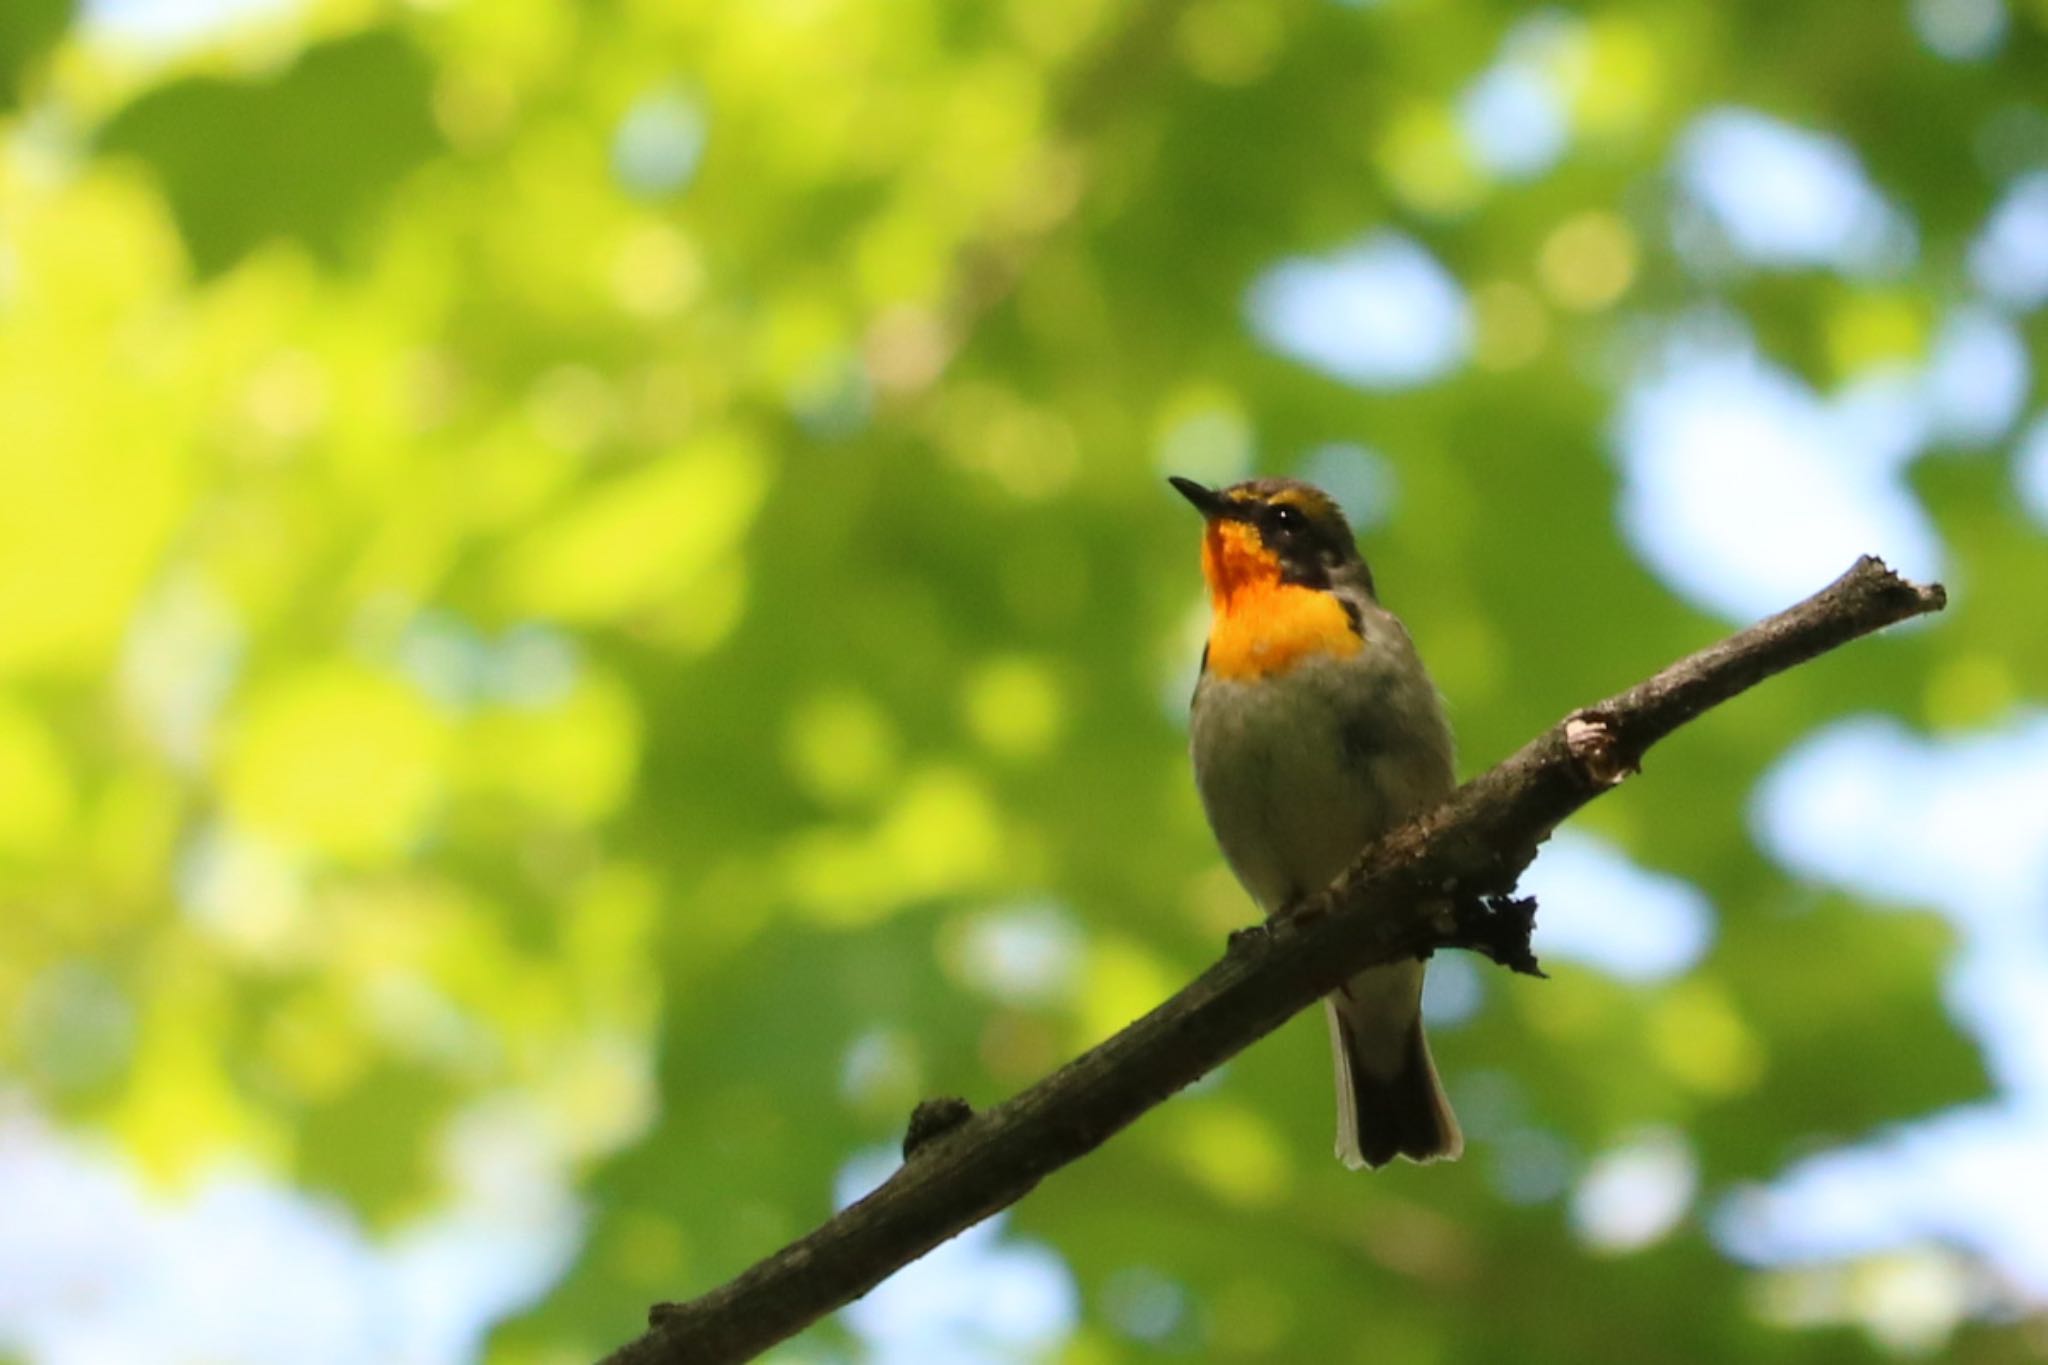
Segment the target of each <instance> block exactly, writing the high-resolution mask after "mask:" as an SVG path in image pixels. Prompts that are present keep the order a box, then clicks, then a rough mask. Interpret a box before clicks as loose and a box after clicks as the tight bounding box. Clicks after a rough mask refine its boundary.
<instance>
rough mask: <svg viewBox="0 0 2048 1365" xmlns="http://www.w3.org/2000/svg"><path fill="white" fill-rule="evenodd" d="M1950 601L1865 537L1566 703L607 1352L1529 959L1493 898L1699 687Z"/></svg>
mask: <svg viewBox="0 0 2048 1365" xmlns="http://www.w3.org/2000/svg"><path fill="white" fill-rule="evenodd" d="M1946 601H1947V598H1946V594H1945V593H1944V592H1943V590H1942V588H1941V587H1940V586H1939V585H1935V586H1932V587H1921V586H1918V585H1916V584H1912V583H1908V582H1906V581H1905V580H1903V579H1901V578H1899V577H1898V576H1897V575H1895V574H1893V573H1892V572H1891V570H1889V569H1887V568H1886V567H1885V566H1884V565H1883V563H1881V562H1880V561H1878V560H1876V559H1871V558H1867V557H1866V558H1864V559H1861V560H1858V561H1857V563H1856V565H1855V566H1854V567H1853V568H1851V569H1850V570H1849V572H1848V573H1846V574H1844V575H1843V576H1842V577H1841V578H1839V579H1837V580H1836V581H1835V582H1834V583H1832V584H1830V585H1829V586H1828V587H1826V588H1825V589H1823V590H1822V591H1820V592H1818V593H1816V594H1814V595H1813V596H1812V597H1809V598H1808V599H1806V600H1805V601H1804V602H1801V603H1800V604H1798V605H1797V606H1795V607H1792V608H1791V609H1789V610H1787V611H1784V612H1781V613H1779V614H1778V615H1776V616H1773V617H1771V618H1770V619H1769V620H1766V621H1763V622H1760V623H1759V624H1757V625H1754V626H1752V627H1750V628H1749V629H1748V630H1745V631H1742V632H1741V633H1739V634H1737V635H1734V636H1731V637H1729V638H1728V639H1726V640H1723V641H1722V642H1721V643H1720V644H1717V645H1714V646H1712V647H1711V648H1708V649H1704V650H1701V651H1700V652H1699V653H1697V654H1694V655H1691V656H1690V657H1688V658H1685V659H1682V660H1680V661H1679V662H1677V663H1675V664H1673V665H1671V666H1670V667H1669V668H1666V669H1665V670H1664V671H1663V672H1661V673H1658V674H1657V675H1656V676H1655V677H1652V678H1650V679H1649V680H1648V681H1646V682H1642V683H1639V684H1637V685H1636V686H1634V687H1632V688H1630V689H1629V690H1628V691H1626V692H1623V693H1621V694H1620V695H1618V696H1615V697H1611V698H1609V699H1608V700H1606V701H1604V702H1601V703H1599V704H1598V705H1596V706H1591V707H1588V708H1586V709H1584V710H1582V711H1578V712H1575V713H1573V714H1572V715H1571V716H1568V717H1567V718H1566V719H1564V720H1563V721H1560V722H1559V723H1558V724H1556V725H1554V726H1552V727H1551V728H1550V729H1548V730H1546V731H1545V732H1544V733H1542V734H1540V735H1538V736H1537V737H1536V738H1535V739H1534V740H1532V741H1530V742H1529V743H1528V744H1527V745H1525V746H1524V747H1523V748H1522V750H1521V751H1520V752H1519V753H1516V754H1515V755H1513V756H1512V757H1510V758H1509V759H1508V760H1507V761H1506V762H1504V763H1501V764H1500V765H1499V766H1497V767H1495V768H1493V769H1492V770H1491V771H1489V772H1486V773H1484V774H1482V775H1480V776H1479V777H1476V778H1474V779H1473V780H1472V781H1470V782H1468V783H1466V784H1465V785H1464V786H1463V787H1461V788H1460V789H1459V790H1458V791H1457V792H1456V793H1455V794H1454V795H1453V796H1452V797H1451V799H1450V800H1448V801H1447V802H1445V803H1444V804H1443V805H1442V806H1440V807H1438V808H1437V809H1436V810H1435V811H1433V812H1431V813H1430V814H1428V815H1426V816H1424V817H1422V818H1421V819H1419V820H1416V821H1414V822H1411V823H1410V824H1408V825H1405V826H1403V827H1402V828H1400V829H1398V830H1396V831H1394V832H1393V833H1391V834H1389V835H1388V836H1387V837H1386V838H1384V839H1381V840H1380V841H1378V842H1377V843H1375V844H1374V845H1373V846H1372V847H1370V848H1368V849H1367V850H1365V852H1364V853H1363V854H1362V855H1361V856H1360V858H1359V860H1358V861H1357V862H1356V863H1355V864H1354V865H1353V866H1352V867H1351V868H1350V869H1349V870H1347V871H1346V872H1345V873H1344V874H1343V875H1342V876H1340V877H1339V878H1338V879H1337V880H1336V881H1335V882H1334V883H1332V884H1331V885H1330V886H1329V887H1327V888H1325V889H1324V890H1323V891H1321V892H1319V893H1317V894H1316V895H1314V896H1312V897H1310V898H1309V899H1308V900H1307V901H1305V902H1304V903H1303V904H1302V905H1301V906H1299V907H1297V908H1296V910H1295V911H1294V912H1292V913H1291V914H1289V915H1287V916H1286V917H1284V918H1281V919H1278V920H1275V921H1273V922H1272V924H1271V927H1270V928H1268V929H1264V930H1259V931H1253V932H1249V933H1243V934H1239V935H1237V936H1235V937H1234V938H1233V939H1232V942H1231V946H1230V949H1229V951H1228V952H1226V953H1225V954H1224V956H1223V957H1222V958H1221V959H1220V960H1219V961H1218V962H1217V963H1216V964H1215V965H1214V966H1212V967H1210V968H1209V969H1208V970H1207V971H1206V972H1204V973H1202V975H1201V976H1200V977H1198V978H1196V979H1195V981H1194V982H1192V983H1191V984H1190V985H1188V986H1187V987H1186V988H1184V989H1183V990H1181V991H1180V992H1179V993H1178V994H1176V995H1174V996H1173V997H1172V998H1171V999H1170V1000H1168V1001H1166V1002H1165V1003H1164V1004H1162V1005H1160V1006H1159V1007H1158V1008H1157V1009H1155V1010H1153V1011H1152V1012H1151V1013H1150V1014H1147V1015H1146V1016H1145V1017H1144V1018H1142V1019H1139V1020H1138V1021H1137V1022H1135V1023H1133V1024H1131V1025H1130V1026H1129V1027H1128V1028H1125V1029H1124V1030H1123V1031H1122V1032H1120V1033H1118V1034H1116V1035H1115V1036H1113V1037H1111V1038H1110V1039H1108V1040H1107V1041H1105V1042H1103V1043H1102V1044H1101V1045H1100V1046H1098V1047H1096V1048H1094V1049H1092V1050H1091V1051H1089V1052H1087V1053H1085V1054H1083V1055H1082V1056H1080V1057H1078V1058H1076V1059H1075V1060H1073V1061H1072V1062H1069V1063H1068V1064H1067V1065H1066V1066H1064V1067H1062V1068H1060V1069H1059V1070H1058V1071H1056V1072H1055V1073H1053V1074H1052V1075H1051V1076H1049V1077H1047V1078H1046V1079H1045V1080H1043V1081H1040V1082H1039V1083H1038V1084H1037V1085H1034V1086H1032V1087H1031V1088H1030V1089H1029V1090H1026V1091H1024V1092H1023V1093H1022V1094H1020V1095H1018V1096H1016V1097H1015V1098H1013V1099H1011V1100H1009V1101H1007V1102H1005V1103H1003V1104H1001V1105H999V1106H997V1107H996V1108H994V1109H991V1110H988V1111H986V1112H984V1113H980V1114H975V1113H972V1112H971V1111H970V1110H968V1108H967V1106H966V1105H965V1104H964V1103H962V1102H960V1101H957V1100H953V1101H927V1102H926V1104H925V1105H922V1106H920V1107H919V1108H920V1117H919V1119H918V1121H917V1123H916V1124H915V1125H914V1129H915V1131H913V1133H912V1135H911V1140H910V1142H908V1143H906V1148H907V1153H908V1159H907V1160H906V1162H905V1164H904V1165H903V1166H902V1168H901V1169H899V1170H898V1171H897V1172H896V1173H895V1174H894V1175H892V1176H891V1177H890V1178H889V1179H888V1180H887V1181H885V1182H884V1183H883V1184H882V1185H881V1187H880V1188H878V1189H876V1190H875V1191H874V1192H873V1193H871V1194H869V1195H868V1196H867V1197H866V1198H865V1199H862V1200H861V1201H859V1202H858V1203H856V1204H854V1205H852V1206H851V1207H849V1208H847V1209H845V1210H843V1211H842V1212H840V1213H839V1214H837V1215H836V1216H834V1217H833V1218H831V1219H830V1220H829V1221H827V1222H826V1223H825V1224H824V1226H822V1227H820V1228H818V1229H817V1230H816V1231H814V1232H812V1233H810V1234H809V1235H808V1236H805V1237H803V1238H802V1239H800V1240H798V1241H796V1242H793V1243H791V1244H790V1245H789V1246H786V1247H784V1248H783V1249H782V1250H781V1251H778V1252H776V1253H775V1254H774V1255H773V1256H770V1257H768V1258H767V1259H766V1260H764V1261H762V1262H760V1263H759V1264H757V1265H755V1266H754V1267H753V1268H752V1269H750V1270H748V1271H746V1272H745V1273H744V1274H742V1275H741V1276H739V1278H737V1279H735V1280H733V1281H731V1282H729V1283H727V1284H724V1285H721V1286H720V1287H718V1288H717V1289H714V1290H712V1291H711V1292H710V1293H708V1294H705V1295H704V1296H703V1297H701V1298H698V1299H693V1300H691V1301H690V1302H688V1303H682V1304H658V1305H656V1306H655V1308H654V1309H653V1311H652V1312H651V1313H650V1314H649V1321H650V1324H651V1325H650V1327H649V1329H648V1331H647V1332H646V1333H645V1335H643V1336H641V1337H640V1338H639V1339H637V1340H635V1341H633V1342H631V1343H629V1344H628V1345H626V1346H624V1347H622V1348H621V1349H619V1350H618V1351H616V1352H615V1353H613V1354H612V1355H611V1356H610V1357H608V1362H609V1365H655V1363H656V1362H660V1363H661V1365H670V1363H671V1362H685V1361H687V1362H691V1365H713V1363H714V1362H723V1361H738V1360H745V1359H748V1358H750V1357H752V1356H754V1355H756V1354H757V1353H759V1352H761V1351H763V1350H765V1349H767V1348H768V1347H769V1346H772V1345H773V1344H775V1343H776V1342H778V1341H781V1340H783V1339H784V1338H786V1337H789V1336H791V1335H793V1334H795V1333H796V1332H798V1331H801V1330H802V1329H803V1328H804V1327H806V1326H808V1325H809V1324H810V1323H812V1322H815V1321H816V1320H817V1319H818V1318H820V1317H822V1316H824V1315H825V1314H826V1313H829V1312H831V1311H832V1310H833V1309H835V1308H838V1307H840V1306H841V1305H843V1304H846V1303H849V1302H851V1301H852V1300H854V1299H856V1298H859V1297H860V1296H861V1295H862V1294H865V1293H866V1292H867V1291H868V1290H870V1289H872V1288H874V1287H875V1285H877V1284H879V1283H881V1281H882V1280H884V1279H886V1278H887V1277H888V1276H889V1275H891V1274H893V1273H894V1272H895V1271H896V1270H898V1269H899V1268H901V1267H902V1266H904V1265H906V1264H908V1263H909V1262H911V1261H913V1260H915V1259H916V1258H917V1257H919V1256H921V1255H923V1254H924V1253H925V1252H927V1251H929V1250H930V1249H931V1248H933V1247H934V1246H937V1245H938V1244H939V1243H940V1242H943V1241H945V1240H946V1239H947V1238H949V1237H952V1236H954V1235H955V1234H956V1233H959V1232H960V1231H962V1230H963V1229H965V1228H968V1227H971V1226H972V1225H973V1224H975V1223H977V1222H979V1221H980V1220H982V1219H983V1218H986V1217H988V1216H989V1215H990V1214H992V1213H994V1212H996V1211H997V1210H999V1209H1002V1208H1004V1207H1006V1206H1008V1205H1010V1204H1012V1203H1015V1202H1016V1201H1017V1200H1018V1199H1019V1198H1021V1197H1022V1196H1023V1195H1024V1194H1025V1193H1026V1192H1027V1191H1029V1190H1030V1189H1031V1187H1032V1186H1034V1185H1036V1184H1037V1183H1038V1182H1039V1180H1041V1179H1042V1178H1044V1177H1045V1176H1046V1175H1048V1174H1050V1173H1051V1172H1053V1171H1055V1170H1057V1169H1058V1168H1060V1167H1061V1166H1064V1165H1065V1164H1067V1163H1068V1162H1070V1161H1073V1160H1075V1159H1076V1158H1078V1157H1081V1156H1084V1155H1086V1154H1087V1153H1088V1152H1090V1151H1093V1150H1094V1149H1095V1148H1096V1147H1097V1146H1099V1145H1101V1143H1102V1142H1104V1141H1105V1140H1106V1139H1108V1138H1109V1136H1110V1135H1111V1134H1113V1133H1115V1132H1116V1131H1117V1130H1118V1129H1120V1128H1123V1127H1124V1126H1125V1125H1127V1124H1129V1123H1130V1122H1132V1121H1133V1120H1134V1119H1136V1118H1137V1117H1138V1116H1139V1115H1140V1114H1143V1113H1144V1112H1145V1111H1146V1110H1147V1109H1150V1108H1151V1107H1152V1106H1154V1105H1156V1104H1158V1103H1159V1102H1160V1101H1162V1100H1164V1099H1165V1098H1166V1097H1167V1096H1169V1095H1171V1094H1173V1093H1174V1092H1175V1091H1177V1090H1179V1089H1181V1088H1182V1087H1183V1086H1186V1085H1188V1084H1189V1083H1190V1082H1192V1081H1195V1080H1196V1079H1198V1078H1200V1077H1201V1076H1202V1075H1204V1074H1206V1073H1207V1072H1209V1071H1210V1070H1212V1069H1213V1068H1215V1067H1216V1066H1217V1065H1219V1064H1220V1063H1222V1062H1223V1061H1225V1060H1227V1059H1228V1058H1230V1057H1232V1056H1234V1055H1235V1054H1236V1053H1238V1052H1240V1051H1242V1050H1243V1049H1244V1048H1246V1047H1248V1046H1250V1045H1251V1044H1252V1043H1253V1042H1256V1041H1257V1040H1258V1039H1260V1038H1262V1037H1264V1036H1265V1035H1266V1034H1268V1033H1270V1032H1272V1031H1273V1030H1274V1029H1275V1028H1277V1027H1279V1025H1280V1024H1281V1023H1282V1022H1284V1021H1285V1020H1286V1019H1287V1018H1289V1017H1290V1016H1291V1015H1293V1014H1295V1013H1296V1012H1298V1011H1300V1010H1302V1009H1305V1008H1307V1007H1308V1006H1310V1005H1312V1004H1314V1003H1315V1002H1316V1001H1317V1000H1318V999H1319V998H1320V997H1321V996H1323V995H1324V994H1325V993H1327V992H1328V991H1330V990H1331V989H1333V988H1334V987H1335V986H1336V985H1337V983H1338V982H1340V981H1342V980H1344V979H1345V978H1347V977H1350V976H1351V975H1353V974H1354V973H1356V972H1358V971H1359V970H1361V969H1362V968H1365V967H1369V966H1372V965H1373V964H1375V963H1382V962H1392V961H1396V960H1398V959H1401V958H1408V957H1416V956H1422V955H1426V954H1428V953H1429V952H1431V951H1432V950H1434V949H1437V948H1441V947H1470V948H1475V949H1477V950H1479V951H1482V952H1485V953H1487V954H1488V955H1489V956H1491V957H1493V958H1495V959H1496V960H1497V961H1502V962H1504V963H1505V964H1507V965H1509V966H1513V967H1517V968H1519V969H1521V970H1526V971H1533V970H1535V960H1534V958H1533V957H1530V956H1529V954H1528V931H1529V922H1530V921H1529V909H1530V907H1529V905H1528V903H1527V902H1526V901H1516V900H1510V899H1507V897H1508V895H1509V893H1510V892H1511V891H1512V890H1513V888H1514V884H1515V880H1516V878H1517V877H1519V876H1520V875H1521V873H1522V870H1523V869H1524V868H1526V867H1527V866H1528V864H1529V862H1530V860H1531V859H1532V858H1534V857H1535V854H1536V847H1537V845H1538V844H1540V843H1541V842H1542V841H1543V840H1544V839H1546V838H1548V837H1549V835H1550V832H1551V831H1552V830H1553V829H1555V828H1556V827H1557V825H1558V824H1559V822H1560V821H1562V820H1564V818H1565V817H1566V816H1568V815H1570V814H1571V813H1572V812H1574V811H1576V810H1577V809H1578V808H1579V807H1580V806H1583V805H1585V804H1586V802H1588V801H1590V800H1592V799H1593V798H1594V797H1595V796H1598V795H1599V794H1600V793H1601V792H1603V791H1605V790H1607V789H1608V788H1610V787H1612V786H1614V785H1616V784H1618V783H1619V782H1621V781H1622V780H1623V779H1624V778H1625V777H1627V776H1628V775H1629V774H1630V773H1633V772H1635V771H1637V770H1638V768H1639V767H1640V765H1641V760H1642V755H1643V753H1644V751H1645V750H1646V749H1648V748H1649V747H1650V745H1652V744H1654V743H1655V742H1656V741H1657V740H1659V739H1662V738H1663V737H1664V736H1665V735H1668V734H1670V733H1671V732H1672V731H1673V730H1675V729H1677V728H1678V727H1679V726H1681V725H1683V724H1685V723H1686V722H1687V721H1690V720H1692V719H1693V718H1694V717H1696V716H1698V715H1699V714H1700V713H1702V712H1703V711H1705V710H1707V709H1708V708H1709V707H1712V706H1715V705H1717V704H1719V703H1721V702H1724V701H1726V700H1728V699H1729V698H1730V697H1733V696H1735V695H1736V694H1737V693H1739V692H1742V691H1744V690H1745V689H1747V688H1749V687H1751V686H1753V685H1755V684H1756V683H1759V682H1761V681H1763V680H1764V679H1765V678H1768V677H1771V676H1772V675H1774V674H1777V673H1780V672H1783V671H1784V670H1786V669H1788V668H1791V667H1793V666H1795V665H1797V664H1800V663H1804V662H1805V661H1807V660H1809V659H1812V658H1814V657H1815V656H1817V655H1819V654H1822V653H1825V652H1827V651H1828V650H1831V649H1833V648H1835V647H1836V646H1838V645H1842V644H1845V643H1847V642H1848V641H1850V640H1853V639H1856V638H1858V637H1859V636H1863V635H1867V634H1870V633H1871V632H1873V631H1876V630H1879V629H1882V628H1883V627H1885V626H1888V625H1891V624H1894V623H1896V622H1899V621H1903V620H1906V619H1907V618H1909V617H1914V616H1919V615H1921V614H1923V613H1926V612H1932V611H1938V610H1940V609H1941V608H1942V607H1943V606H1944V605H1945V604H1946Z"/></svg>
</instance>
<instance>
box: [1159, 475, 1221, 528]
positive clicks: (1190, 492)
mask: <svg viewBox="0 0 2048 1365" xmlns="http://www.w3.org/2000/svg"><path fill="white" fill-rule="evenodd" d="M1167 482H1168V483H1170V484H1172V485H1173V490H1174V492H1176V493H1178V494H1180V495H1181V496H1182V497H1184V498H1186V499H1187V500H1188V501H1189V502H1191V503H1193V504H1194V505H1195V510H1196V511H1197V512H1200V513H1201V514H1202V515H1203V516H1205V517H1211V518H1214V517H1220V516H1225V515H1227V511H1226V508H1227V504H1226V502H1225V500H1224V497H1223V495H1222V494H1221V493H1218V492H1217V491H1216V490H1215V489H1213V488H1204V487H1203V486H1202V485H1201V484H1198V483H1196V482H1195V481H1194V480H1193V479H1183V478H1182V477H1181V476H1180V475H1178V474H1176V475H1174V476H1173V477H1172V478H1170V479H1168V480H1167Z"/></svg>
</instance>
